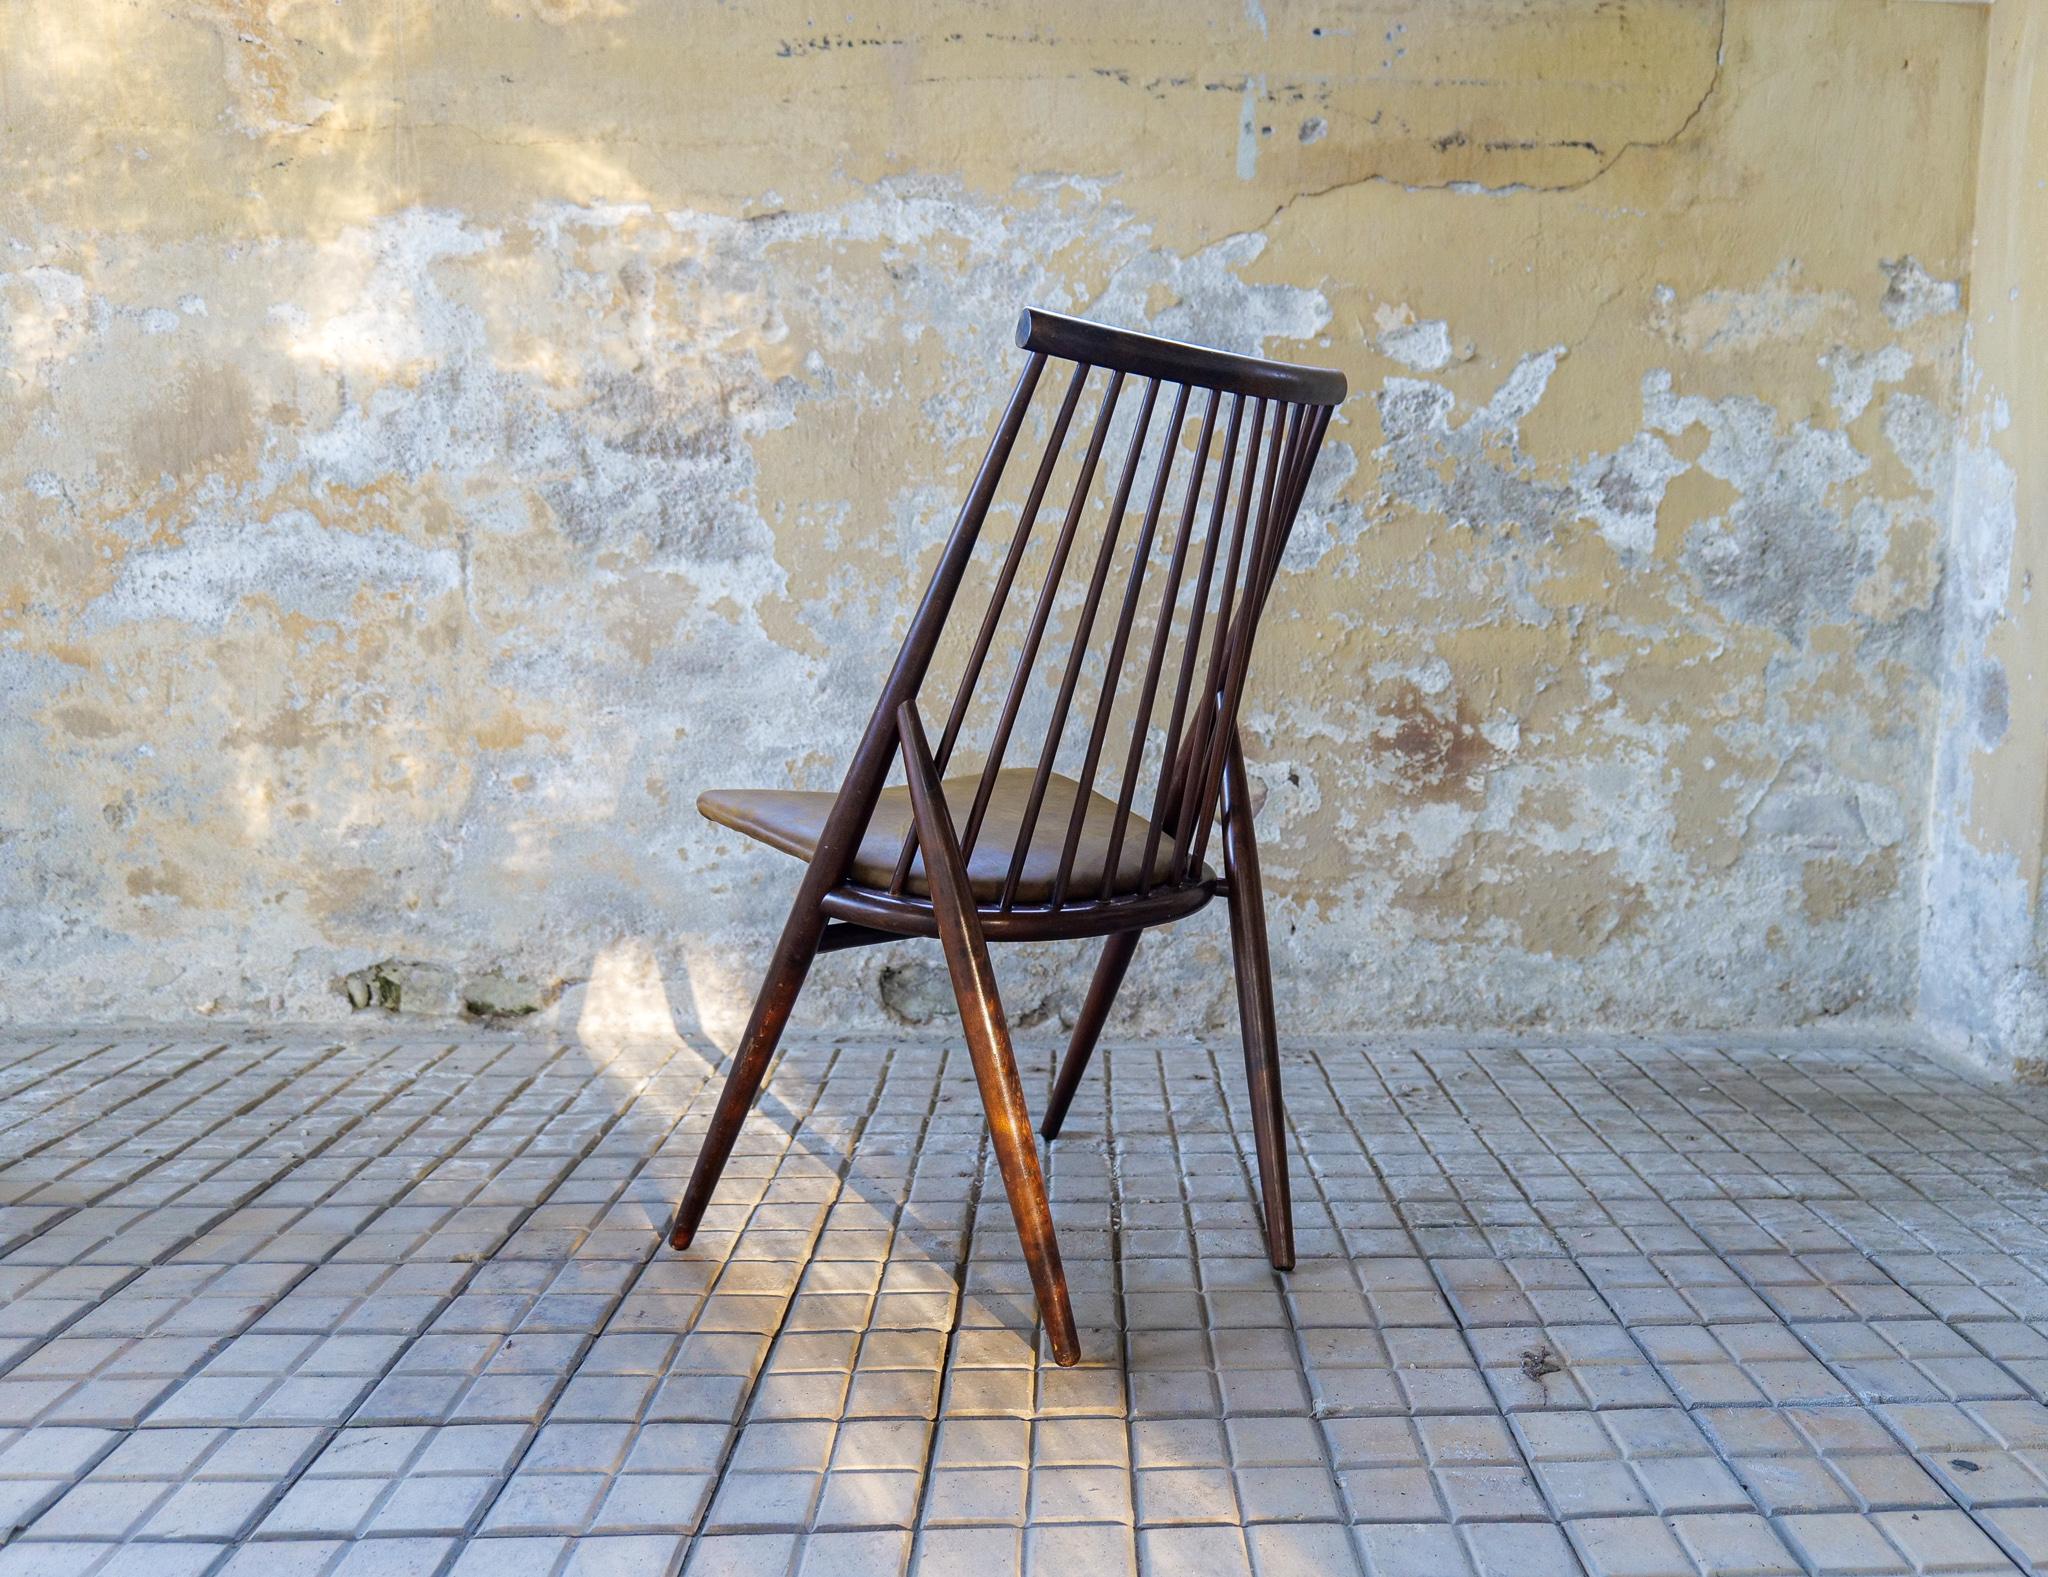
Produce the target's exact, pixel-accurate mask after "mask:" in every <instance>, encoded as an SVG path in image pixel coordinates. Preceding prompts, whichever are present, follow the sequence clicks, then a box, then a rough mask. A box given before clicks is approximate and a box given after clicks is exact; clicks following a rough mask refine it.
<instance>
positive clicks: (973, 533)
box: [827, 310, 1345, 909]
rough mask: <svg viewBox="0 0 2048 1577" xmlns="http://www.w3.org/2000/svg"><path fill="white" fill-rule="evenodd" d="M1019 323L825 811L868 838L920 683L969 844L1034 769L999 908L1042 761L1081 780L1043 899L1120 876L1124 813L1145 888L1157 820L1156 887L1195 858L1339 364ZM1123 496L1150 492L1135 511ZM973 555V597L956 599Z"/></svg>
mask: <svg viewBox="0 0 2048 1577" xmlns="http://www.w3.org/2000/svg"><path fill="white" fill-rule="evenodd" d="M1017 343H1018V345H1019V347H1020V348H1022V349H1024V350H1025V351H1027V352H1029V353H1030V354H1029V357H1028V359H1027V361H1026V363H1025V366H1024V370H1023V373H1022V375H1021V376H1020V378H1019V379H1018V382H1017V387H1016V390H1015V392H1014V393H1013V394H1012V396H1011V398H1010V403H1009V405H1008V407H1007V408H1006V409H1005V411H1004V413H1003V417H1002V420H1001V422H1000V423H999V424H998V427H997V430H996V434H995V437H994V439H993V440H992V442H991V443H990V446H989V449H988V452H987V455H986V456H985V457H984V459H983V461H982V464H981V468H980V470H979V472H978V473H977V474H976V477H975V480H974V483H973V486H972V487H971V488H970V490H969V493H968V497H967V502H966V504H965V506H964V507H963V508H962V510H961V512H960V516H959V520H958V522H957V524H956V525H955V527H954V530H953V534H952V537H951V538H950V539H949V540H948V542H947V544H946V547H945V550H944V551H943V552H942V553H941V555H940V559H939V564H938V567H937V569H936V570H935V571H934V573H933V576H932V581H931V584H930V586H929V587H928V588H927V590H926V593H925V596H924V599H923V601H922V602H921V603H920V605H919V607H918V609H917V612H916V614H915V615H914V616H913V618H912V621H911V626H910V629H909V632H908V633H907V635H906V636H905V639H904V644H903V649H902V652H901V653H900V655H899V656H898V658H897V662H896V666H895V669H894V670H893V671H892V673H891V675H890V679H889V682H888V684H887V685H886V686H885V687H884V695H883V700H882V703H881V705H880V706H879V707H878V708H877V711H876V715H875V718H874V720H873V721H872V722H871V723H870V725H869V730H868V735H867V737H866V738H864V740H863V742H862V748H861V750H860V752H858V753H857V755H856V758H855V762H854V765H853V767H852V769H851V770H850V771H849V773H848V776H847V781H846V785H845V787H844V788H843V789H842V791H841V796H840V805H839V806H838V807H837V811H836V812H835V816H834V821H835V822H839V823H841V824H842V833H843V837H842V841H844V838H845V837H850V838H851V840H852V841H853V842H857V841H858V835H859V832H860V830H861V828H862V827H864V824H865V818H866V814H867V812H868V811H871V810H872V808H873V804H874V796H875V795H876V794H877V793H879V792H880V788H881V785H882V782H883V780H884V774H885V773H886V771H887V767H888V762H887V752H889V751H891V750H893V748H894V744H895V730H894V723H893V717H894V709H895V706H896V704H897V702H898V701H900V700H901V699H903V698H905V697H908V696H919V697H920V698H921V704H922V708H923V710H924V711H925V715H926V718H927V721H928V723H929V722H930V721H931V720H933V719H935V718H936V717H937V715H938V714H939V711H940V709H941V708H943V712H944V717H945V722H944V725H943V727H942V729H941V731H940V733H939V736H938V739H937V741H936V745H935V748H934V751H933V755H934V758H935V760H936V762H937V764H938V765H939V767H940V768H941V770H942V771H943V770H944V769H945V768H946V766H947V764H948V762H949V760H951V759H952V758H953V757H954V756H955V754H956V753H958V752H959V751H960V749H961V747H962V746H963V745H968V746H978V747H979V756H980V761H981V770H980V775H979V778H978V780H977V786H976V791H975V794H974V797H973V799H972V801H971V802H970V803H969V804H966V805H962V804H958V803H955V804H953V805H952V806H951V810H952V812H953V817H954V820H955V822H956V824H957V830H958V832H959V835H960V842H961V846H962V849H963V851H964V852H966V853H968V854H971V853H972V851H973V849H974V846H975V844H976V841H977V840H978V838H979V837H980V835H981V833H982V829H983V823H984V817H985V815H986V812H987V810H988V807H989V803H990V798H991V795H992V793H993V791H994V788H995V784H996V775H997V773H998V772H999V771H1001V770H1002V769H1004V768H1005V767H1006V766H1011V767H1029V768H1031V770H1032V774H1033V775H1032V781H1031V787H1030V794H1029V797H1028V800H1027V802H1026V806H1025V810H1024V815H1023V819H1022V824H1021V825H1020V827H1019V828H1018V831H1017V834H1016V840H1015V846H1014V848H1013V850H1012V853H1011V858H1010V863H1009V874H1008V878H1007V880H1006V882H1005V884H1004V887H1003V891H1002V895H1001V900H1000V907H1001V908H1004V909H1009V908H1011V907H1013V905H1014V902H1015V897H1016V891H1017V886H1018V882H1019V879H1020V877H1021V874H1022V872H1023V869H1024V862H1025V854H1026V851H1027V849H1028V848H1029V847H1030V845H1031V842H1032V839H1033V837H1034V834H1036V833H1038V832H1039V831H1040V829H1039V827H1038V818H1039V814H1040V811H1041V808H1042V804H1043V801H1044V799H1045V795H1046V789H1047V785H1048V783H1049V782H1050V780H1051V777H1052V774H1053V773H1054V771H1055V770H1063V771H1066V772H1067V773H1068V774H1069V775H1070V776H1072V777H1074V778H1075V779H1076V780H1077V781H1078V782H1079V783H1080V785H1081V789H1082V792H1081V793H1080V794H1078V795H1076V796H1075V797H1074V803H1073V809H1072V811H1071V813H1070V814H1069V815H1068V816H1067V825H1066V826H1065V828H1064V829H1045V830H1046V831H1058V832H1059V833H1060V834H1061V835H1062V836H1063V839H1064V841H1063V844H1062V857H1061V860H1060V865H1059V873H1058V876H1057V877H1056V879H1055V881H1054V884H1053V890H1052V896H1051V903H1050V907H1052V908H1055V909H1057V908H1061V907H1063V906H1071V905H1077V904H1084V903H1093V902H1098V901H1101V900H1106V899H1108V898H1109V897H1110V896H1111V885H1112V878H1113V874H1114V873H1115V872H1116V871H1117V870H1118V868H1119V865H1118V861H1119V856H1120V854H1121V853H1122V852H1123V851H1124V844H1125V841H1126V839H1127V838H1128V837H1130V836H1131V835H1132V827H1131V822H1132V818H1133V812H1134V810H1135V812H1136V814H1137V815H1139V816H1142V817H1143V818H1144V819H1145V822H1146V823H1147V824H1148V826H1149V830H1148V831H1147V832H1146V833H1144V834H1143V837H1144V842H1145V847H1144V850H1143V859H1142V864H1141V868H1142V870H1143V871H1144V872H1145V878H1144V881H1145V889H1146V890H1149V889H1150V888H1151V887H1152V886H1153V885H1155V884H1154V882H1153V879H1152V878H1153V873H1154V870H1155V863H1156V859H1157V856H1158V854H1159V849H1160V844H1161V840H1162V839H1171V840H1172V842H1171V847H1170V849H1169V850H1168V859H1167V864H1166V866H1165V868H1164V871H1163V873H1162V874H1161V875H1160V876H1159V878H1158V881H1157V883H1156V885H1159V886H1167V887H1171V886H1183V885H1186V884H1188V883H1190V882H1191V881H1194V880H1196V879H1197V878H1198V876H1199V873H1200V871H1201V869H1202V858H1203V854H1204V852H1205V849H1206V845H1207V841H1208V837H1209V829H1210V826H1211V824H1212V822H1213V820H1214V818H1215V812H1216V807H1217V803H1218V796H1219V794H1220V792H1221V787H1222V779H1223V769H1224V757H1225V753H1226V751H1227V749H1228V746H1229V741H1230V734H1231V730H1232V729H1233V728H1234V727H1235V723H1236V717H1237V710H1238V704H1239V701H1240V699H1241V697H1242V695H1243V691H1244V683H1245V674H1246V670H1247V668H1248V666H1249V664H1250V661H1251V653H1252V645H1253V639H1254V637H1255V635H1256V633H1257V630H1258V625H1259V619H1260V615H1261V614H1262V613H1263V612H1264V610H1265V606H1266V600H1267V596H1268V594H1269V593H1270V592H1271V590H1272V586H1273V580H1274V576H1275V574H1276V573H1277V571H1278V569H1279V565H1280V558H1281V554H1282V551H1283V550H1284V549H1285V547H1286V544H1287V537H1288V533H1289V531H1290V530H1291V529H1292V527H1293V524H1294V517H1295V513H1296V511H1297V510H1298V509H1299V508H1300V506H1301V499H1302V494H1303V491H1304V490H1305V488H1306V487H1307V484H1308V479H1309V473H1310V471H1311V469H1312V468H1313V466H1314V464H1315V458H1316V453H1317V450H1318V448H1319V446H1320V445H1321V443H1322V439H1323V434H1324V431H1325V429H1326V428H1327V426H1328V424H1329V420H1330V414H1331V412H1332V411H1333V410H1334V409H1335V407H1336V406H1337V405H1338V404H1339V403H1340V402H1341V401H1342V400H1343V398H1344V392H1345V384H1344V378H1343V375H1342V374H1341V373H1338V372H1333V371H1328V370H1324V369H1321V368H1314V367H1300V366H1294V365H1290V364H1288V363H1285V362H1276V361H1266V360H1262V359H1259V358H1256V357H1250V356H1236V355H1230V354H1228V353H1225V352H1222V351H1214V350H1207V349H1203V348H1201V347H1199V346H1194V345H1185V344H1181V343H1178V342H1176V341H1173V340H1165V339H1158V338H1155V337H1153V336H1150V335H1144V334H1134V333H1130V332H1127V331H1125V330H1121V329H1113V328H1106V327H1104V326H1102V325H1100V324H1094V323H1087V322H1083V321H1081V320H1079V319H1076V318H1068V317H1061V316H1058V315H1057V314H1054V313H1049V312H1040V311H1036V310H1027V311H1026V312H1025V313H1024V314H1023V316H1022V318H1021V319H1020V320H1019V321H1018V325H1017ZM1053 361H1057V362H1060V363H1064V364H1068V366H1069V367H1070V369H1071V370H1070V371H1068V373H1067V375H1066V376H1065V378H1064V379H1060V378H1058V377H1057V376H1055V377H1054V378H1046V377H1045V376H1044V374H1045V372H1046V368H1047V363H1048V362H1053ZM1042 385H1043V386H1048V387H1051V386H1058V390H1059V392H1058V393H1057V394H1056V395H1053V396H1052V397H1050V398H1048V399H1046V400H1043V401H1039V402H1037V405H1038V409H1037V410H1036V416H1037V419H1038V423H1039V426H1040V429H1041V431H1042V433H1043V437H1042V441H1040V442H1037V443H1035V444H1026V445H1024V446H1023V447H1025V448H1026V449H1027V452H1028V451H1029V450H1032V449H1035V450H1036V454H1035V457H1034V458H1032V459H1031V460H1029V461H1028V462H1027V463H1025V464H1023V465H1021V466H1019V467H1017V468H1016V470H1015V475H1014V476H1013V477H1011V478H1010V481H1011V483H1012V484H1013V487H1014V488H1015V489H1017V490H1021V494H1022V498H1021V503H1020V504H1019V505H1018V506H1017V509H1016V522H1017V523H1016V527H1015V530H1014V531H1013V533H1012V534H1011V537H1010V540H1009V542H1008V544H1007V545H1006V546H1004V547H1003V548H1002V549H1001V550H1000V551H999V552H997V551H993V550H992V551H991V552H989V553H983V554H977V552H976V549H977V546H978V544H979V542H980V538H981V536H982V534H983V532H982V528H983V526H984V524H985V523H986V522H987V521H988V519H989V517H990V515H991V513H992V512H997V511H998V508H999V503H1000V501H1001V499H1002V498H1003V495H1004V493H1005V491H1006V489H1005V485H1004V484H1005V479H1006V473H1008V472H1010V471H1011V466H1010V462H1011V460H1012V458H1013V456H1014V454H1015V451H1016V450H1017V449H1018V448H1019V447H1020V444H1019V439H1020V436H1021V435H1022V434H1023V433H1024V430H1025V426H1026V422H1027V418H1028V417H1030V416H1032V415H1033V414H1034V396H1036V395H1037V394H1038V393H1039V392H1040V389H1041V386H1042ZM1084 406H1086V407H1088V408H1089V410H1088V414H1087V415H1086V416H1085V417H1083V418H1082V419H1081V420H1080V421H1078V422H1077V420H1076V418H1077V416H1078V415H1079V414H1080V413H1081V411H1082V409H1083V407H1084ZM1162 418H1163V420H1162ZM1084 435H1085V436H1084ZM1105 455H1109V456H1110V457H1111V459H1110V462H1109V463H1108V464H1107V465H1105V464H1104V457H1105ZM1141 479H1142V481H1141ZM1056 483H1057V485H1055V484H1056ZM1135 498H1142V499H1143V501H1144V502H1143V509H1142V513H1141V514H1136V516H1135V529H1134V530H1132V529H1127V528H1128V527H1129V526H1130V524H1131V521H1132V518H1133V515H1134V506H1133V500H1134V499H1135ZM1048 499H1051V500H1054V501H1058V500H1061V499H1064V503H1057V502H1055V503H1054V504H1052V505H1049V504H1048ZM1001 512H1002V513H1007V512H1008V510H1007V506H1002V507H1001ZM1042 525H1043V527H1044V529H1041V526H1042ZM977 569H978V570H979V571H980V578H981V580H982V581H983V582H985V585H983V586H978V587H977V588H976V590H977V592H979V593H981V594H980V595H976V596H971V597H963V596H962V592H963V588H965V587H966V586H967V584H968V582H969V579H970V575H971V574H973V573H974V572H975V571H976V570H977ZM1119 581H1120V583H1121V587H1120V590H1119V591H1116V592H1112V591H1111V587H1112V586H1113V585H1115V584H1117V583H1118V582H1119ZM1106 604H1107V608H1108V610H1109V611H1108V612H1107V614H1106V615H1105V605H1106ZM956 614H968V615H971V617H967V618H956V617H955V615H956ZM956 651H957V652H958V659H959V660H958V667H957V672H956V674H955V675H954V677H952V678H951V680H950V682H947V681H945V680H944V679H943V677H939V676H935V675H934V674H933V669H934V668H935V667H937V668H939V669H940V672H941V675H943V671H944V669H946V668H950V667H952V666H953V665H952V664H951V663H942V664H935V662H934V659H935V658H936V657H938V656H940V655H941V654H942V653H946V654H948V655H950V654H952V653H953V652H956ZM1077 703H1078V704H1077ZM878 769H879V770H878ZM1090 790H1094V791H1095V792H1098V793H1100V794H1101V795H1102V796H1103V797H1104V798H1105V799H1108V800H1112V801H1113V802H1114V804H1115V807H1116V809H1115V815H1114V819H1113V821H1112V823H1111V827H1110V833H1109V848H1108V857H1107V860H1106V863H1105V864H1104V866H1103V870H1104V873H1105V874H1104V875H1103V877H1102V879H1101V882H1100V885H1099V887H1097V886H1096V885H1095V884H1093V883H1091V884H1089V890H1086V891H1075V890H1073V884H1072V882H1071V880H1070V878H1071V873H1072V868H1073V864H1074V857H1075V853H1076V850H1077V847H1078V846H1079V843H1080V840H1081V836H1082V830H1083V825H1084V817H1085V815H1086V812H1087V808H1088V805H1089V792H1088V791H1090ZM856 809H858V816H857V817H856V815H855V811H856ZM838 812H843V813H844V815H841V814H838ZM856 820H858V821H859V822H860V823H861V826H860V827H857V826H855V825H854V822H855V821H856ZM830 836H831V829H830V828H828V833H827V837H828V839H829V838H830ZM913 854H914V839H906V840H905V842H904V845H903V850H902V853H901V856H900V858H899V859H898V861H897V865H896V870H895V873H894V877H893V880H892V881H891V883H890V886H889V891H890V892H891V893H892V894H897V895H901V894H902V892H903V891H904V885H905V883H906V881H907V879H908V877H909V874H910V869H911V861H912V856H913ZM846 859H847V861H848V862H849V863H850V850H848V851H846Z"/></svg>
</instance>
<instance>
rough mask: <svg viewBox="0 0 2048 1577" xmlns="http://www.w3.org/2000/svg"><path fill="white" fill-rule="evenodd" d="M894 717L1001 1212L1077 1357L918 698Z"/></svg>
mask: <svg viewBox="0 0 2048 1577" xmlns="http://www.w3.org/2000/svg"><path fill="white" fill-rule="evenodd" d="M896 724H897V733H898V736H899V737H900V738H901V740H902V742H903V763H904V767H905V769H906V771H907V774H908V776H909V779H910V806H911V812H912V814H913V816H914V817H915V818H916V822H917V842H918V847H919V849H921V850H922V851H923V854H924V865H925V873H926V880H927V881H929V882H930V884H931V892H932V909H933V911H934V912H935V913H936V915H937V917H938V924H939V942H940V945H941V946H942V947H943V948H944V949H945V954H946V968H947V971H948V972H949V973H950V974H951V975H952V977H953V994H954V996H955V997H957V998H958V999H959V1002H960V1024H961V1028H962V1029H963V1030H964V1031H965V1032H966V1035H967V1050H968V1052H969V1054H970V1055H971V1056H972V1057H973V1059H974V1077H975V1081H976V1082H977V1083H978V1084H979V1085H980V1086H981V1104H982V1109H983V1110H984V1111H985V1112H986V1113H987V1114H988V1132H989V1141H990V1143H992V1144H993V1145H994V1146H995V1152H996V1164H997V1165H998V1166H999V1167H1000V1168H1001V1169H1002V1173H1003V1188H1004V1190H1005V1191H1006V1192H1007V1193H1008V1194H1009V1196H1010V1214H1011V1215H1012V1216H1014V1217H1015V1218H1016V1222H1017V1238H1018V1241H1019V1242H1021V1243H1022V1244H1023V1246H1024V1260H1025V1263H1026V1264H1027V1265H1028V1266H1029V1267H1030V1270H1031V1285H1032V1287H1033V1289H1034V1290H1035V1291H1036V1292H1037V1294H1038V1312H1039V1314H1040V1315H1041V1316H1043V1318H1044V1320H1045V1331H1046V1336H1047V1339H1048V1340H1049V1341H1050V1342H1051V1344H1052V1355H1053V1358H1054V1360H1055V1361H1056V1362H1058V1363H1059V1364H1061V1365H1062V1366H1065V1365H1069V1364H1073V1363H1076V1362H1078V1361H1079V1359H1080V1356H1081V1342H1080V1338H1079V1336H1078V1335H1076V1334H1075V1331H1074V1311H1073V1306H1072V1304H1071V1303H1070V1302H1069V1301H1068V1298H1067V1273H1066V1270H1065V1268H1064V1267H1063V1266H1062V1265H1061V1264H1060V1246H1059V1240H1058V1239H1057V1238H1056V1237H1055V1236H1054V1235H1053V1227H1052V1206H1051V1204H1050V1202H1049V1201H1048V1200H1047V1199H1046V1195H1045V1176H1044V1174H1043V1173H1042V1172H1041V1171H1040V1170H1039V1166H1038V1145H1037V1141H1036V1139H1035V1138H1034V1136H1033V1134H1032V1132H1031V1114H1030V1112H1029V1111H1027V1110H1026V1109H1025V1106H1024V1085H1023V1082H1022V1081H1021V1080H1020V1079H1019V1078H1018V1077H1017V1059H1016V1056H1015V1055H1014V1054H1013V1053H1012V1051H1011V1049H1010V1027H1009V1025H1008V1023H1007V1022H1006V1021H1005V1020H1004V1018H1003V1004H1002V999H1001V998H1000V997H999V996H998V995H997V994H996V978H995V971H994V969H993V968H992V967H991V965H990V963H989V957H988V943H987V941H986V939H985V938H984V937H983V936H982V933H981V917H980V914H979V913H978V912H977V911H976V909H975V906H974V894H973V891H972V889H970V888H969V886H968V884H967V869H966V866H965V864H964V863H963V862H962V860H961V858H960V843H959V839H958V837H957V836H956V835H955V833H954V831H953V819H952V817H951V816H950V815H949V814H948V813H947V810H946V801H945V796H944V794H943V793H942V792H941V791H940V789H939V774H938V769H937V768H936V767H935V766H934V765H933V764H932V757H931V748H930V746H929V745H927V744H926V742H925V735H924V725H923V724H922V723H921V722H920V721H919V720H918V716H917V708H916V707H915V706H914V705H913V704H912V703H910V702H908V701H906V702H904V703H903V705H902V706H901V707H900V708H898V709H897V713H896Z"/></svg>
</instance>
